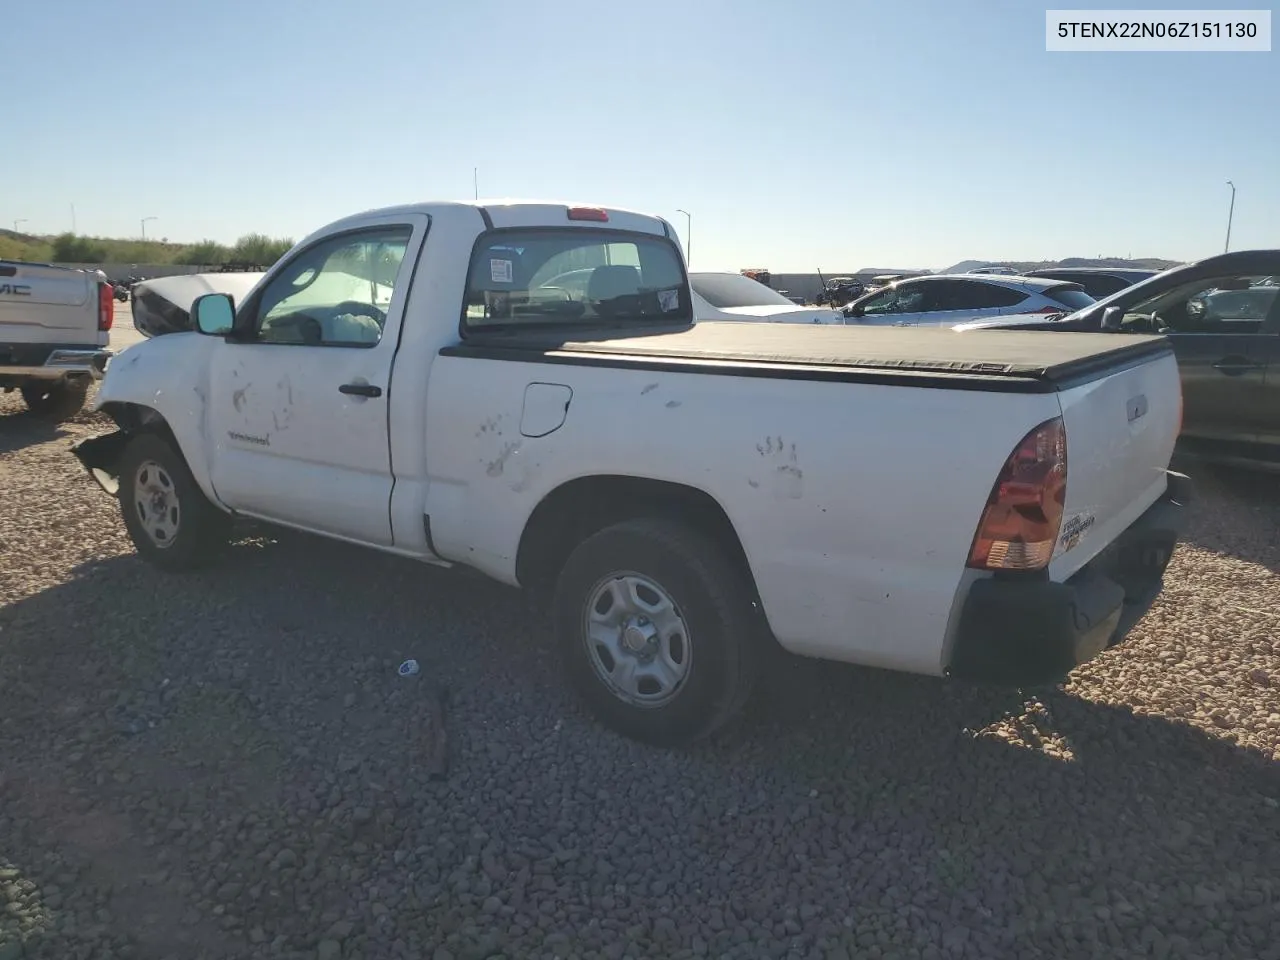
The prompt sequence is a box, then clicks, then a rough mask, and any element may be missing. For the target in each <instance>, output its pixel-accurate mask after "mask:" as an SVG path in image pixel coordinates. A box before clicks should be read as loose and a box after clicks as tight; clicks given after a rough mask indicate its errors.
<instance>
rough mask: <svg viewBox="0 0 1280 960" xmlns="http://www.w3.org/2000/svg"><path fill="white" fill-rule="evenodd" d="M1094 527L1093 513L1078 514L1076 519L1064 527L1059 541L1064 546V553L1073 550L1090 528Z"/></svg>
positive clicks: (1069, 521)
mask: <svg viewBox="0 0 1280 960" xmlns="http://www.w3.org/2000/svg"><path fill="white" fill-rule="evenodd" d="M1092 526H1093V514H1092V513H1077V514H1076V515H1075V516H1074V517H1072V518H1071V519H1070V520H1068V521H1067V522H1066V523H1064V524H1063V525H1062V536H1061V538H1060V539H1059V540H1058V542H1059V543H1060V544H1062V552H1063V553H1066V552H1067V551H1068V550H1071V549H1072V548H1073V547H1075V545H1076V544H1077V543H1079V542H1080V538H1081V537H1083V536H1084V535H1085V531H1087V530H1088V529H1089V528H1090V527H1092Z"/></svg>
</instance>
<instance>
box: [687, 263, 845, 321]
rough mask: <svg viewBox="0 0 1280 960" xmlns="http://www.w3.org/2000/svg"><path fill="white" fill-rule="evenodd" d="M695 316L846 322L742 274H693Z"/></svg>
mask: <svg viewBox="0 0 1280 960" xmlns="http://www.w3.org/2000/svg"><path fill="white" fill-rule="evenodd" d="M689 283H690V285H691V286H692V287H693V316H694V319H696V320H698V321H704V320H757V321H759V320H763V321H769V322H771V323H844V318H843V317H842V316H841V315H840V313H839V312H838V311H836V310H832V309H830V308H829V307H806V306H804V305H803V304H797V303H795V302H794V301H793V300H792V299H791V298H790V297H788V296H786V295H785V294H784V293H782V292H781V291H779V290H773V289H771V288H769V287H766V286H765V285H764V284H763V283H760V282H758V281H756V280H752V279H751V278H750V277H747V276H744V275H743V274H741V273H691V274H689Z"/></svg>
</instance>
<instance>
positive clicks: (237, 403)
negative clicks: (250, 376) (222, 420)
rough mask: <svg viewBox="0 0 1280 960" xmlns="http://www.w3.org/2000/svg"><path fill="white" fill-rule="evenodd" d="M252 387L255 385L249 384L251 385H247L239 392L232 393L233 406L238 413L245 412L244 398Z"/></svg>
mask: <svg viewBox="0 0 1280 960" xmlns="http://www.w3.org/2000/svg"><path fill="white" fill-rule="evenodd" d="M252 386H253V383H252V382H249V383H246V384H245V385H244V386H243V387H241V388H240V389H239V390H233V391H232V393H231V405H232V406H233V407H235V408H236V413H242V412H243V411H244V396H245V393H246V392H247V391H248V389H249V388H250V387H252Z"/></svg>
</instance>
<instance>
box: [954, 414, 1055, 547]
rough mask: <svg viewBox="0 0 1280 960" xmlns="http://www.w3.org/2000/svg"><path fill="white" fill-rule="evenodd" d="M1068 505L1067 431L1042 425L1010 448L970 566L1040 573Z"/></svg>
mask: <svg viewBox="0 0 1280 960" xmlns="http://www.w3.org/2000/svg"><path fill="white" fill-rule="evenodd" d="M1066 500H1067V430H1066V427H1065V426H1064V425H1063V423H1062V418H1061V417H1055V418H1054V419H1052V420H1046V421H1045V422H1044V423H1042V424H1040V426H1038V427H1036V428H1035V429H1034V430H1032V431H1031V432H1030V433H1028V434H1027V435H1026V436H1025V437H1023V438H1022V442H1021V443H1019V444H1018V445H1017V447H1015V448H1014V451H1013V453H1011V454H1010V455H1009V459H1008V460H1006V461H1005V463H1004V467H1003V468H1001V470H1000V475H999V476H998V477H996V482H995V485H994V486H993V487H992V488H991V495H990V496H989V497H987V505H986V508H985V509H984V510H983V511H982V521H981V522H980V523H979V524H978V531H977V533H975V534H974V536H973V546H972V547H971V548H970V550H969V566H971V567H977V568H978V569H981V570H1039V569H1041V568H1043V567H1045V566H1046V565H1047V564H1048V563H1049V560H1050V558H1051V557H1052V556H1053V545H1054V543H1056V542H1057V539H1058V530H1059V528H1060V527H1061V526H1062V511H1063V505H1064V504H1065V503H1066Z"/></svg>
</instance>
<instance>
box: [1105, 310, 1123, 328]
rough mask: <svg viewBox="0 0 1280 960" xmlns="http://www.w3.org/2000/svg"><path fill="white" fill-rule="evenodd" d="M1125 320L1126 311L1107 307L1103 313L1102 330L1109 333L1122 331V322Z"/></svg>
mask: <svg viewBox="0 0 1280 960" xmlns="http://www.w3.org/2000/svg"><path fill="white" fill-rule="evenodd" d="M1122 320H1124V311H1123V310H1121V309H1120V308H1119V307H1107V309H1105V310H1103V311H1102V329H1103V330H1108V331H1113V332H1114V331H1116V330H1119V329H1120V322H1121V321H1122Z"/></svg>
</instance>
